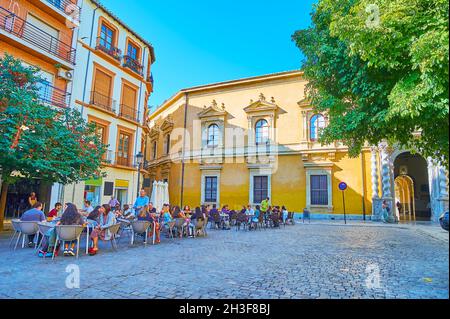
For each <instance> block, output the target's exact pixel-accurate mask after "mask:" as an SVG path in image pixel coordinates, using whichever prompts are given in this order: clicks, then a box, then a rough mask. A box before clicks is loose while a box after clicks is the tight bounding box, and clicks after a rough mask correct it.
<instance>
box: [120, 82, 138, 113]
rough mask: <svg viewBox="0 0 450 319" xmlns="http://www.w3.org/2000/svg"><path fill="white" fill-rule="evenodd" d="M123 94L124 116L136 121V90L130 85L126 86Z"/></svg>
mask: <svg viewBox="0 0 450 319" xmlns="http://www.w3.org/2000/svg"><path fill="white" fill-rule="evenodd" d="M122 94H123V96H122V104H123V105H122V114H123V115H124V116H126V117H129V118H131V119H135V117H136V116H135V115H136V90H135V89H133V88H132V87H130V86H128V85H124V86H123V92H122Z"/></svg>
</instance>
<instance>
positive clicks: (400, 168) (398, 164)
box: [394, 152, 431, 221]
mask: <svg viewBox="0 0 450 319" xmlns="http://www.w3.org/2000/svg"><path fill="white" fill-rule="evenodd" d="M394 177H395V208H396V214H397V216H398V218H399V220H400V221H430V220H431V205H430V185H429V179H428V164H427V161H426V160H425V159H424V158H423V157H422V156H420V155H418V154H412V153H410V152H404V153H401V154H400V155H398V156H397V158H396V159H395V162H394Z"/></svg>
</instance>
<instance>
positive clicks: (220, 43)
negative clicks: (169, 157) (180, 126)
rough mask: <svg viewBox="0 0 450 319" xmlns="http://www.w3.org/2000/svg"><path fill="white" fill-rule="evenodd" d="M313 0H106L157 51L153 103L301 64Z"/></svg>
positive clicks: (289, 68)
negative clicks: (295, 38)
mask: <svg viewBox="0 0 450 319" xmlns="http://www.w3.org/2000/svg"><path fill="white" fill-rule="evenodd" d="M314 2H315V1H313V0H304V1H300V0H278V1H266V0H263V1H261V0H259V1H258V0H241V1H238V0H231V1H228V2H224V1H212V0H190V1H186V0H184V1H182V0H165V1H162V0H158V1H156V0H146V1H144V0H126V1H118V0H103V1H102V3H103V4H104V5H105V6H106V7H108V8H109V9H110V10H112V11H113V12H114V13H115V14H116V15H117V16H118V17H120V18H121V19H122V20H124V21H125V22H126V23H127V24H128V25H129V26H130V27H131V28H132V29H133V30H135V31H136V32H137V33H139V34H140V35H141V36H142V37H144V38H145V39H146V40H148V41H150V42H151V43H152V44H153V46H154V48H155V53H156V63H155V64H154V65H153V76H154V79H155V88H154V90H155V92H154V93H153V95H152V97H151V98H150V102H149V104H150V105H152V106H159V105H161V104H162V103H163V102H164V100H166V99H168V98H169V97H171V96H172V95H173V94H175V93H176V92H177V91H178V90H180V89H182V88H186V87H191V86H196V85H203V84H208V83H212V82H219V81H227V80H233V79H238V78H243V77H250V76H258V75H262V74H266V73H274V72H281V71H287V70H294V69H298V68H300V65H301V60H302V56H301V54H300V51H299V50H298V49H297V47H296V46H295V44H294V42H292V41H291V35H292V34H293V33H294V32H295V30H298V29H301V28H305V27H307V26H309V24H310V12H311V9H312V3H314Z"/></svg>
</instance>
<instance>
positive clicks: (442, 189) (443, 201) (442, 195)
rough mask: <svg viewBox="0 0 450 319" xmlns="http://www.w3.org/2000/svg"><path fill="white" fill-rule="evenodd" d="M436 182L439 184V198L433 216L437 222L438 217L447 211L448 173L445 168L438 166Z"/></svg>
mask: <svg viewBox="0 0 450 319" xmlns="http://www.w3.org/2000/svg"><path fill="white" fill-rule="evenodd" d="M438 182H439V197H438V199H437V200H438V210H437V211H436V212H435V213H436V214H435V215H434V216H433V219H434V220H435V221H438V220H439V217H440V216H441V215H442V214H443V213H444V212H446V211H448V171H447V169H446V168H445V167H443V166H439V168H438Z"/></svg>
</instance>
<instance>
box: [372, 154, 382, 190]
mask: <svg viewBox="0 0 450 319" xmlns="http://www.w3.org/2000/svg"><path fill="white" fill-rule="evenodd" d="M371 163H372V171H371V176H372V198H375V199H379V198H380V195H379V183H378V178H379V176H378V148H377V147H372V157H371Z"/></svg>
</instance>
